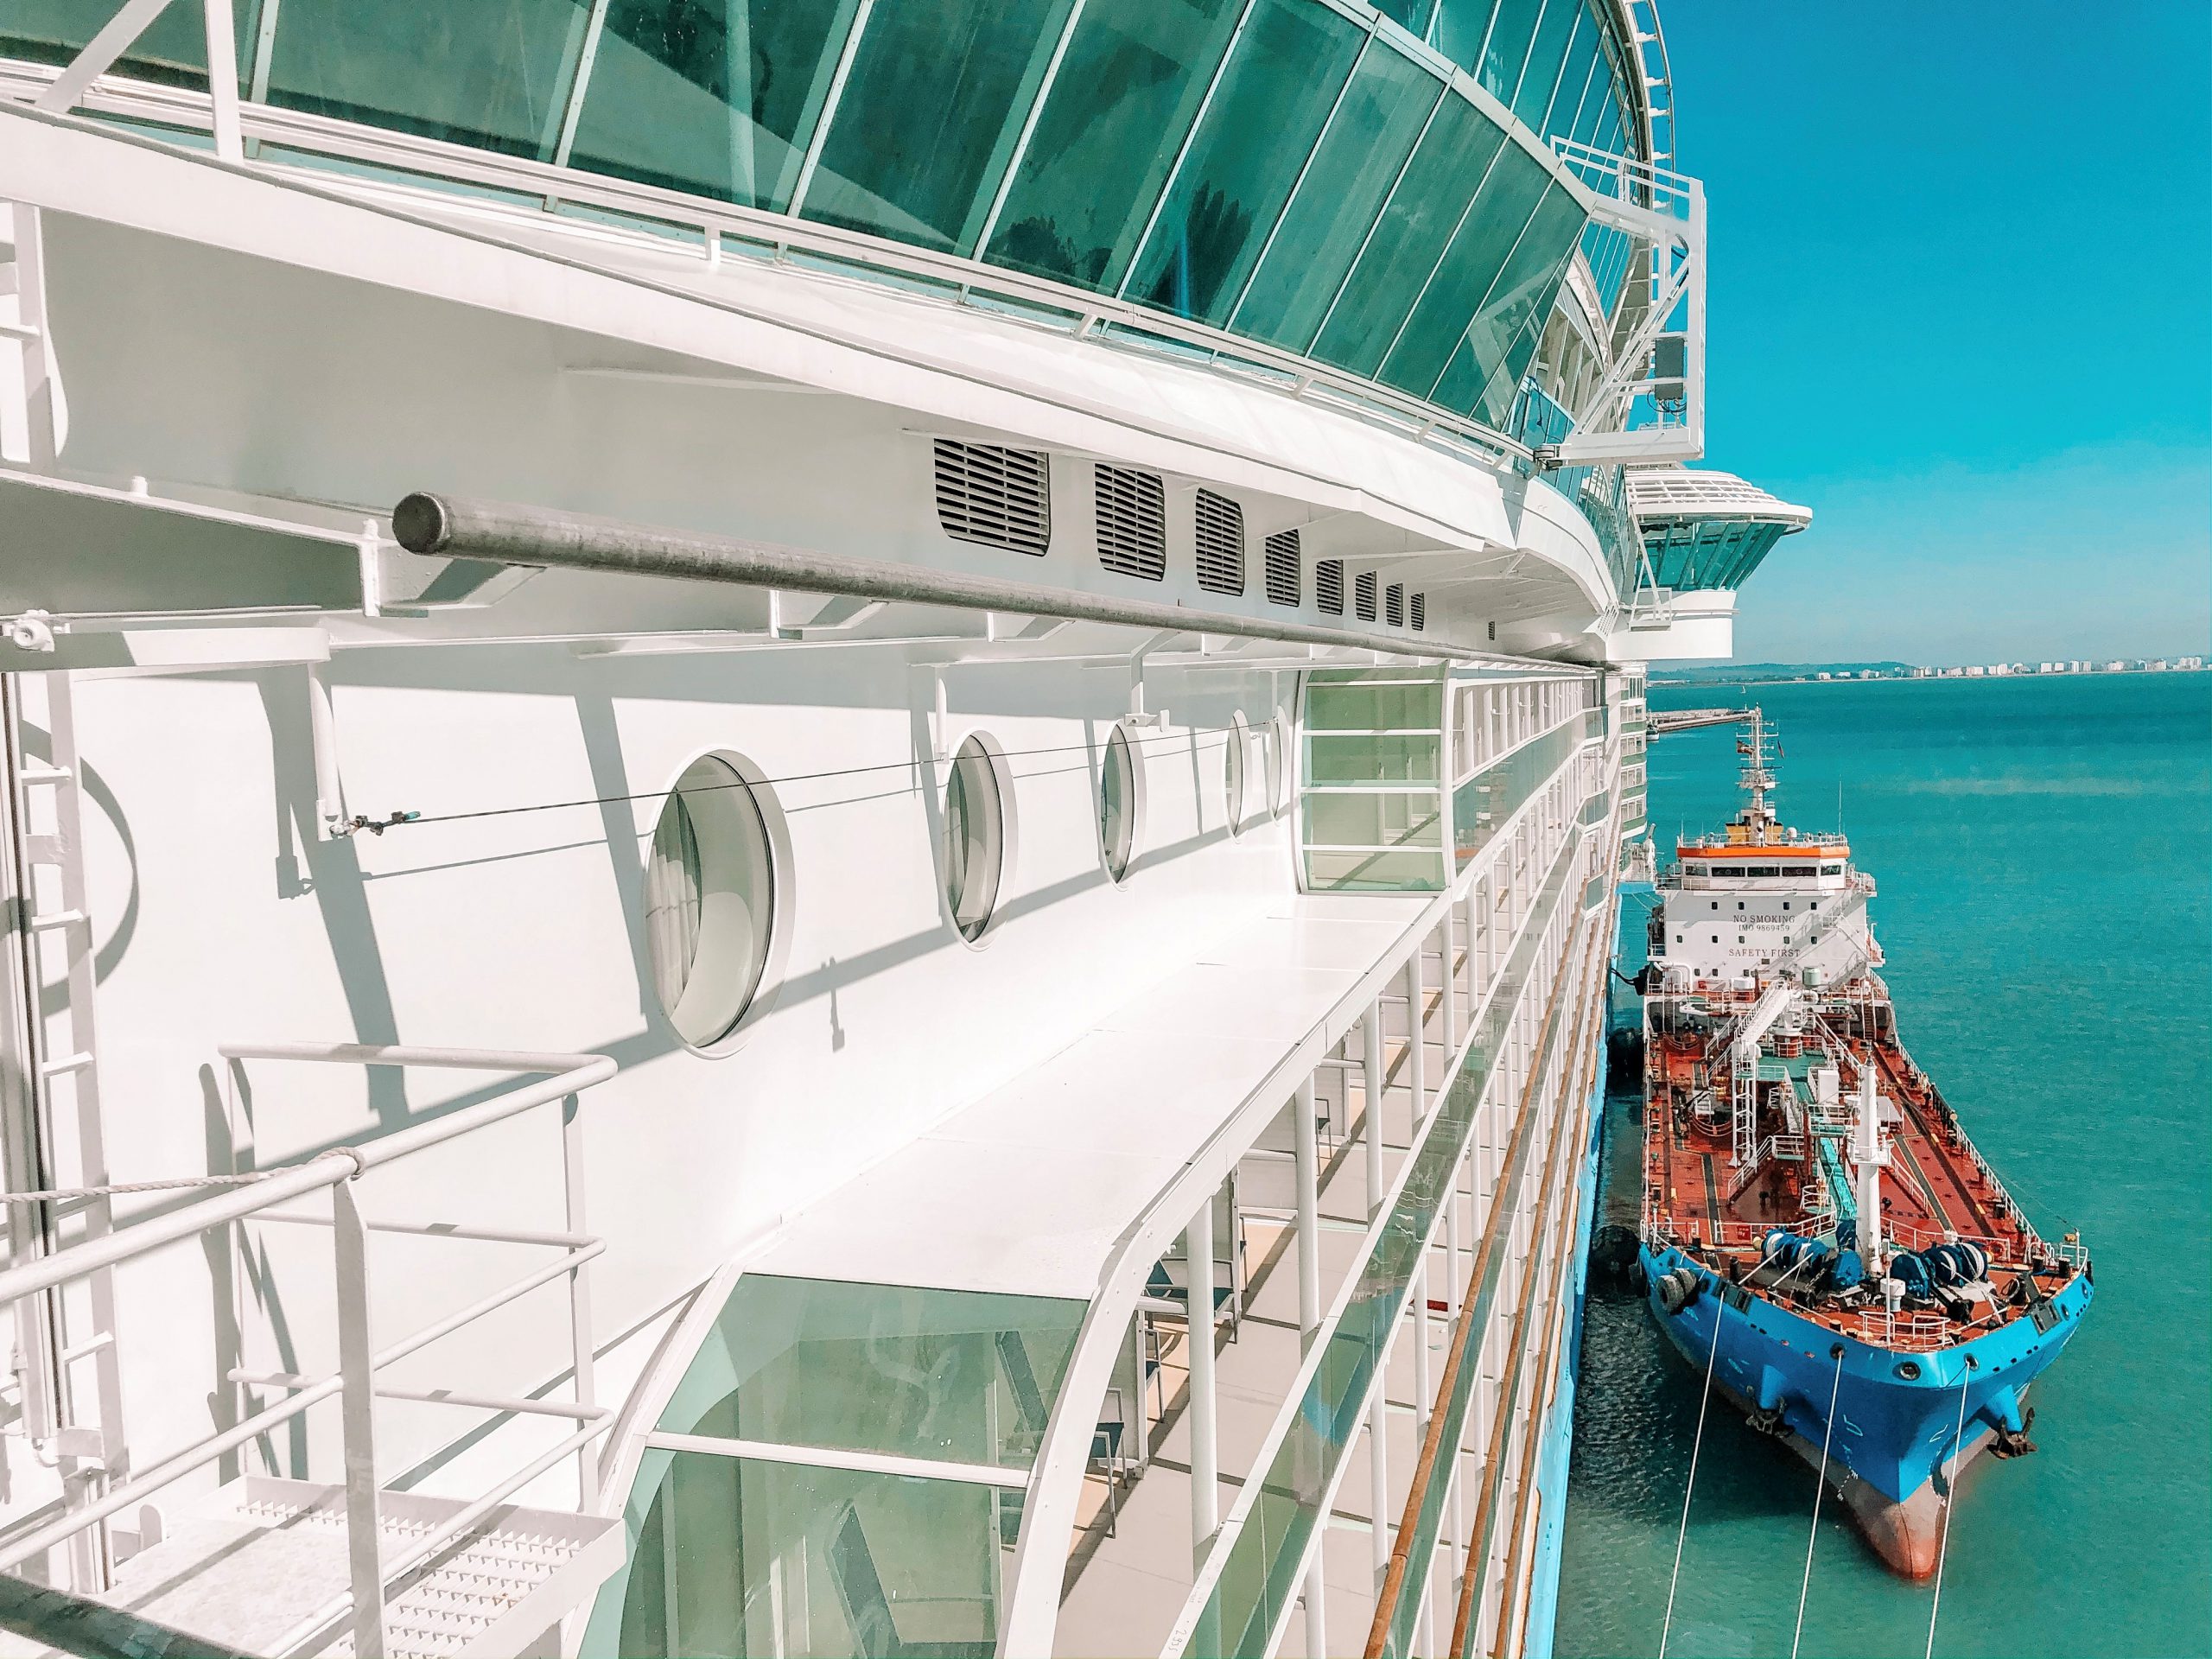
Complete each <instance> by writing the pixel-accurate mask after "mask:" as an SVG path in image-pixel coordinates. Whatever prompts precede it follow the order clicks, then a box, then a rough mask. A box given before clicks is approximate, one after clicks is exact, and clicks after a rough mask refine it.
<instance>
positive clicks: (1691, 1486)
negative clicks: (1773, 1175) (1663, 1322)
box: [1659, 1244, 1782, 1659]
mask: <svg viewBox="0 0 2212 1659" xmlns="http://www.w3.org/2000/svg"><path fill="white" fill-rule="evenodd" d="M1781 1248H1782V1247H1781V1246H1780V1245H1778V1244H1777V1245H1776V1246H1775V1248H1774V1249H1772V1250H1769V1251H1768V1252H1767V1253H1766V1254H1765V1255H1763V1256H1761V1257H1760V1258H1759V1261H1758V1267H1755V1268H1752V1269H1751V1272H1749V1273H1747V1274H1745V1275H1744V1277H1745V1279H1746V1280H1749V1279H1752V1278H1755V1277H1756V1276H1757V1275H1758V1272H1759V1269H1760V1268H1764V1267H1765V1266H1766V1264H1767V1263H1768V1262H1771V1261H1773V1260H1774V1258H1775V1253H1776V1251H1777V1250H1779V1249H1781ZM1702 1282H1703V1281H1700V1284H1702ZM1714 1286H1715V1288H1714V1289H1713V1293H1712V1294H1713V1348H1712V1351H1710V1352H1709V1353H1707V1355H1706V1357H1705V1390H1704V1392H1703V1393H1702V1394H1700V1395H1699V1396H1698V1402H1697V1437H1696V1439H1694V1440H1692V1441H1691V1442H1690V1478H1689V1479H1688V1480H1687V1481H1686V1482H1684V1483H1683V1485H1682V1523H1681V1527H1680V1528H1679V1529H1677V1530H1676V1532H1675V1570H1674V1571H1673V1572H1672V1573H1669V1574H1668V1577H1667V1618H1666V1622H1665V1623H1664V1624H1662V1625H1661V1626H1660V1627H1659V1659H1667V1637H1668V1634H1669V1632H1670V1631H1671V1630H1673V1629H1674V1628H1675V1586H1677V1585H1678V1584H1680V1583H1681V1578H1682V1544H1683V1542H1684V1541H1685V1540H1687V1539H1688V1537H1689V1535H1690V1497H1691V1496H1692V1494H1694V1492H1695V1491H1697V1459H1698V1453H1699V1452H1701V1451H1703V1450H1704V1448H1705V1408H1706V1407H1707V1406H1708V1405H1710V1404H1711V1403H1712V1402H1713V1362H1714V1361H1716V1360H1718V1359H1719V1357H1720V1316H1721V1313H1723V1312H1724V1311H1725V1308H1726V1304H1725V1303H1724V1302H1723V1301H1722V1300H1721V1297H1720V1292H1719V1278H1718V1276H1717V1275H1716V1276H1715V1279H1714Z"/></svg>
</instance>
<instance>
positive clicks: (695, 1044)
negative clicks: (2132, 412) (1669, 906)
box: [0, 0, 1727, 1659]
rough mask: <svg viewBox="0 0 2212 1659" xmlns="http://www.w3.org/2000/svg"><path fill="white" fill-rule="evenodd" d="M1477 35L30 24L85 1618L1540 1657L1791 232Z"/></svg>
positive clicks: (41, 1162)
mask: <svg viewBox="0 0 2212 1659" xmlns="http://www.w3.org/2000/svg"><path fill="white" fill-rule="evenodd" d="M1413 10H1414V15H1408V12H1407V9H1406V8H1403V7H1393V8H1389V9H1386V10H1384V11H1376V10H1371V9H1370V8H1368V7H1366V6H1364V5H1363V4H1360V3H1357V0H1344V3H1338V0H1230V3H1225V4H1214V3H1205V0H1193V3H1189V4H1182V3H1176V4H1167V5H1162V4H1158V3H1154V0H1038V3H1027V4H1013V5H1000V6H984V5H981V4H971V3H966V0H942V3H935V4H931V3H924V0H778V3H776V4H774V5H768V4H765V3H758V0H703V3H702V0H582V3H575V4H569V3H565V0H514V3H507V0H500V3H493V0H456V3H454V4H452V5H448V6H444V7H401V6H397V5H391V4H385V3H355V0H348V3H345V4H340V3H336V0H283V3H282V4H281V5H280V4H279V3H278V0H239V3H237V4H235V5H233V4H232V3H226V0H171V3H169V4H168V5H166V6H165V5H163V4H162V3H159V0H123V3H120V4H118V3H115V0H87V3H86V4H83V5H68V6H65V5H60V4H52V5H48V4H40V3H22V4H13V5H8V6H5V7H0V240H3V241H4V246H0V620H4V622H5V642H4V644H0V698H3V699H4V706H0V732H3V733H4V738H5V745H6V753H7V763H8V771H9V778H10V782H9V787H8V788H7V789H6V790H4V791H0V840H4V844H5V849H6V853H7V856H6V858H5V859H4V860H3V861H0V867H4V880H5V881H6V883H7V898H8V899H9V903H10V911H9V927H10V933H9V944H10V950H9V951H8V952H7V954H6V957H5V961H6V968H5V970H4V976H3V977H4V983H5V992H4V995H5V996H6V999H7V1008H6V1011H5V1016H4V1019H0V1085H4V1086H0V1174H4V1178H5V1185H6V1187H7V1189H8V1193H9V1197H8V1203H7V1235H6V1243H7V1254H6V1257H5V1265H4V1268H0V1306H6V1307H7V1308H8V1309H9V1310H10V1314H9V1318H10V1327H9V1328H10V1341H11V1344H12V1381H11V1382H10V1383H9V1384H7V1385H6V1387H5V1389H4V1406H3V1407H0V1415H3V1416H4V1421H0V1429H3V1430H4V1433H0V1452H4V1464H3V1465H0V1468H3V1469H4V1476H3V1477H0V1571H4V1572H5V1573H8V1574H11V1575H13V1577H12V1578H10V1579H8V1580H4V1581H0V1624H5V1625H6V1626H7V1627H8V1628H9V1629H10V1630H15V1631H16V1632H18V1633H19V1634H22V1635H24V1636H26V1637H27V1638H28V1639H30V1640H34V1641H37V1642H42V1643H49V1644H52V1645H54V1646H57V1647H61V1648H64V1649H70V1648H77V1649H86V1650H91V1649H94V1648H99V1644H100V1643H106V1644H108V1645H107V1646H106V1647H105V1648H99V1650H103V1651H108V1650H116V1649H118V1648H120V1649H124V1650H130V1651H151V1650H155V1649H158V1648H159V1647H160V1646H161V1644H162V1643H163V1642H166V1641H171V1640H173V1639H174V1638H173V1637H169V1636H167V1635H165V1634H164V1631H165V1630H169V1631H174V1630H182V1631H185V1632H187V1633H188V1636H189V1637H190V1638H191V1639H192V1641H193V1642H194V1644H196V1645H197V1646H199V1647H202V1648H206V1647H210V1646H212V1647H213V1648H214V1649H220V1650H226V1651H237V1652H243V1653H253V1654H270V1655H276V1654H306V1653H317V1652H330V1653H334V1652H339V1651H342V1650H346V1649H351V1650H352V1651H353V1652H355V1653H359V1654H363V1655H366V1654H371V1653H389V1654H401V1653H410V1654H412V1653H423V1654H433V1653H435V1654H468V1655H474V1656H480V1659H492V1656H496V1655H506V1654H515V1653H521V1652H532V1653H546V1654H552V1653H559V1654H563V1655H588V1656H605V1655H611V1654H645V1653H662V1654H664V1653H684V1654H726V1655H737V1654H747V1655H754V1654H759V1655H766V1654H775V1655H779V1656H785V1655H789V1656H799V1655H816V1656H829V1655H853V1654H868V1655H893V1654H903V1655H952V1654H982V1653H992V1652H997V1653H1004V1654H1010V1655H1044V1654H1049V1653H1062V1654H1070V1655H1076V1654H1106V1653H1112V1654H1128V1653H1137V1652H1143V1653H1155V1652H1157V1653H1162V1654H1168V1653H1173V1654H1208V1653H1214V1652H1237V1653H1282V1654H1298V1653H1306V1654H1313V1653H1317V1652H1319V1651H1323V1650H1326V1651H1330V1652H1349V1651H1357V1650H1360V1649H1367V1650H1369V1651H1370V1652H1389V1653H1392V1654H1395V1655H1408V1654H1414V1653H1420V1654H1430V1653H1441V1652H1446V1651H1450V1652H1452V1653H1455V1654H1457V1653H1462V1652H1469V1651H1473V1650H1476V1649H1478V1648H1479V1649H1482V1650H1484V1651H1497V1652H1520V1651H1523V1650H1529V1649H1534V1650H1538V1651H1541V1650H1542V1649H1543V1648H1544V1646H1545V1644H1546V1643H1547V1642H1548V1635H1547V1631H1548V1618H1549V1608H1550V1605H1551V1595H1552V1591H1551V1581H1552V1575H1553V1574H1554V1573H1555V1571H1556V1554H1555V1547H1556V1539H1557V1531H1558V1526H1559V1517H1560V1505H1561V1504H1562V1503H1563V1500H1564V1491H1565V1456H1564V1451H1565V1440H1566V1425H1567V1421H1568V1410H1569V1406H1570V1402H1571V1387H1570V1386H1569V1384H1568V1382H1567V1378H1568V1375H1569V1372H1568V1367H1567V1351H1568V1349H1569V1347H1570V1345H1571V1343H1572V1341H1573V1331H1574V1328H1575V1327H1574V1323H1573V1318H1572V1315H1573V1307H1574V1302H1575V1297H1576V1294H1577V1291H1576V1286H1577V1282H1578V1278H1579V1274H1578V1273H1577V1269H1576V1262H1577V1260H1578V1257H1579V1253H1580V1244H1579V1242H1578V1241H1579V1238H1580V1231H1581V1230H1582V1229H1583V1228H1584V1227H1585V1225H1586V1220H1587V1217H1586V1215H1585V1214H1584V1213H1583V1210H1582V1207H1581V1201H1580V1192H1581V1190H1582V1178H1583V1175H1584V1173H1585V1172H1586V1167H1587V1162H1588V1155H1589V1148H1590V1146H1591V1138H1592V1134H1591V1132H1592V1122H1591V1110H1592V1095H1593V1091H1594V1090H1595V1089H1596V1088H1597V1086H1598V1082H1599V1075H1598V1067H1599V1063H1600V1056H1601V1053H1602V1045H1601V1038H1602V1035H1603V1025H1604V1018H1605V988H1604V976H1605V965H1606V962H1607V959H1608V957H1609V956H1610V953H1611V946H1612V932H1613V906H1612V894H1613V889H1614V885H1615V882H1616V880H1617V877H1618V871H1619V868H1620V866H1621V856H1622V855H1621V849H1622V845H1623V842H1624V836H1630V835H1633V834H1635V833H1636V832H1637V831H1638V830H1640V829H1642V827H1643V816H1644V814H1643V769H1642V751H1643V691H1642V688H1643V667H1642V664H1643V662H1645V661H1647V660H1649V659H1651V658H1658V657H1665V656H1668V655H1670V654H1682V653H1687V652H1700V653H1704V652H1714V651H1719V652H1725V651H1726V649H1727V640H1726V626H1727V625H1726V618H1725V617H1723V618H1721V619H1720V620H1719V622H1718V623H1716V622H1715V621H1714V620H1713V617H1712V616H1710V615H1707V613H1705V612H1703V611H1700V613H1698V614H1697V615H1695V616H1694V617H1693V616H1688V615H1685V616H1684V617H1682V618H1680V619H1677V618H1675V616H1673V615H1672V614H1671V613H1669V611H1668V608H1667V605H1666V602H1665V599H1664V596H1663V595H1662V594H1660V593H1659V592H1658V588H1657V584H1656V580H1655V578H1654V576H1653V574H1652V572H1651V570H1650V569H1649V563H1650V561H1649V555H1648V553H1647V550H1646V537H1644V535H1643V533H1641V532H1640V531H1639V527H1638V524H1637V518H1636V516H1635V512H1634V504H1635V497H1634V496H1632V495H1631V493H1630V474H1631V472H1632V470H1633V469H1635V468H1637V467H1655V466H1662V465H1663V466H1668V467H1674V466H1678V465H1679V464H1680V463H1681V462H1682V461H1688V460H1693V459H1694V458H1696V456H1697V455H1698V454H1699V453H1700V449H1701V446H1702V426H1703V397H1704V391H1703V368H1702V365H1703V328H1704V316H1703V295H1704V261H1705V245H1704V210H1703V197H1702V194H1701V192H1700V189H1699V188H1698V186H1697V185H1696V184H1695V182H1694V181H1692V180H1689V179H1688V178H1685V177H1682V176H1681V175H1678V174H1676V173H1675V172H1672V171H1670V170H1669V162H1670V160H1671V156H1669V146H1670V140H1669V137H1668V133H1669V120H1670V118H1669V113H1668V110H1667V103H1666V100H1667V97H1668V92H1667V87H1668V79H1667V73H1666V67H1665V60H1664V50H1663V45H1662V42H1661V41H1660V39H1659V35H1658V29H1657V22H1656V17H1654V16H1653V15H1652V13H1651V10H1650V8H1649V5H1648V4H1647V3H1644V0H1634V3H1625V0H1624V3H1615V0H1528V3H1522V0H1495V3H1494V0H1441V3H1436V4H1431V5H1427V6H1426V7H1421V8H1414V9H1413ZM1684 476H1689V477H1695V476H1698V475H1697V474H1684ZM95 1018H97V1029H96V1028H95ZM1193 1310H1197V1311H1198V1313H1202V1314H1204V1315H1205V1317H1194V1313H1193ZM1194 1328H1195V1336H1194Z"/></svg>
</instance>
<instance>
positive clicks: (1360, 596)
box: [1351, 570, 1375, 622]
mask: <svg viewBox="0 0 2212 1659" xmlns="http://www.w3.org/2000/svg"><path fill="white" fill-rule="evenodd" d="M1351 607H1352V611H1353V613H1355V614H1356V615H1357V617H1358V618H1359V620H1361V621H1363V622H1372V621H1373V620H1375V573H1374V572H1373V571H1372V570H1363V571H1361V572H1360V573H1359V574H1358V575H1356V576H1354V577H1353V578H1352V582H1351Z"/></svg>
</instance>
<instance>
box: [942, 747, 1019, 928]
mask: <svg viewBox="0 0 2212 1659" xmlns="http://www.w3.org/2000/svg"><path fill="white" fill-rule="evenodd" d="M1005 869H1006V803H1005V800H1004V798H1002V797H1001V794H1000V792H999V774H998V766H997V765H996V764H995V761H994V759H993V757H992V754H991V752H990V751H989V750H988V749H987V748H986V747H983V741H982V739H981V738H976V737H971V738H969V740H968V741H966V742H965V743H963V744H962V745H961V746H960V752H959V753H957V754H956V755H954V756H953V757H952V772H951V775H950V777H948V778H947V779H945V784H944V900H945V904H946V905H947V906H948V907H949V908H950V910H951V912H952V925H954V926H955V927H957V928H958V929H959V930H960V937H961V938H963V939H971V940H972V939H979V938H982V936H983V930H984V929H985V928H987V927H988V926H989V925H991V913H992V912H994V911H995V910H996V909H997V908H998V902H999V883H1000V880H1001V878H1002V876H1003V875H1004V873H1005Z"/></svg>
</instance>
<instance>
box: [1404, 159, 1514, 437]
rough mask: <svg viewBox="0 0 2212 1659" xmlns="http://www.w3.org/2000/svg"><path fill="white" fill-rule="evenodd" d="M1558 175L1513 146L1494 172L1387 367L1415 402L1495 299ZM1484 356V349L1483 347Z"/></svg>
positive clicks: (1477, 343) (1468, 215) (1499, 160)
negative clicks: (1492, 296)
mask: <svg viewBox="0 0 2212 1659" xmlns="http://www.w3.org/2000/svg"><path fill="white" fill-rule="evenodd" d="M1550 182H1551V175H1549V174H1548V173H1546V172H1545V171H1544V168H1543V164H1542V163H1541V162H1538V161H1537V160H1536V158H1535V156H1531V155H1529V152H1528V151H1527V150H1525V149H1522V148H1521V146H1520V145H1518V144H1507V145H1505V146H1504V147H1503V149H1500V150H1499V151H1498V154H1497V160H1496V161H1495V162H1492V163H1491V169H1490V176H1489V177H1487V178H1485V179H1484V181H1483V183H1482V188H1481V190H1480V191H1479V192H1478V193H1477V194H1476V197H1475V205H1474V207H1472V208H1471V210H1470V211H1469V213H1468V214H1467V216H1466V218H1465V220H1464V221H1462V223H1461V224H1460V226H1459V234H1458V235H1457V236H1455V237H1453V238H1452V245H1451V246H1450V247H1449V248H1447V249H1446V251H1445V254H1444V258H1443V261H1442V263H1440V264H1439V265H1438V266H1437V267H1436V275H1435V276H1434V277H1433V278H1432V279H1431V280H1430V282H1429V284H1428V292H1427V293H1426V294H1424V295H1422V296H1421V303H1420V304H1418V305H1416V306H1415V307H1414V313H1413V315H1412V317H1411V318H1410V319H1408V321H1407V323H1406V331H1405V333H1404V334H1402V335H1400V336H1399V338H1398V343H1397V345H1396V346H1393V347H1392V348H1391V351H1390V355H1389V359H1388V360H1387V361H1386V362H1385V363H1384V364H1383V375H1382V378H1383V379H1385V380H1387V381H1389V383H1390V385H1394V386H1396V387H1398V388H1399V389H1400V390H1402V391H1410V392H1411V393H1413V395H1414V397H1427V396H1428V394H1429V392H1430V391H1432V390H1433V389H1434V387H1435V385H1436V382H1437V378H1438V376H1439V375H1440V374H1441V373H1442V372H1443V369H1444V365H1445V362H1446V359H1448V358H1449V357H1450V356H1451V355H1452V347H1453V346H1454V345H1455V344H1456V343H1457V341H1458V340H1459V336H1460V335H1461V334H1464V333H1465V330H1466V327H1467V320H1468V319H1469V318H1470V317H1471V316H1473V315H1475V314H1476V312H1477V311H1478V308H1480V307H1481V306H1482V304H1483V302H1484V299H1485V297H1486V296H1488V295H1489V294H1490V293H1491V289H1492V286H1493V284H1495V283H1497V278H1498V273H1499V271H1500V270H1502V269H1503V267H1504V265H1505V264H1506V262H1507V260H1508V258H1509V257H1510V256H1511V254H1512V252H1513V248H1514V244H1515V242H1516V240H1517V239H1520V238H1521V236H1522V227H1523V226H1526V225H1527V224H1528V222H1529V214H1530V213H1532V212H1533V211H1534V210H1535V206H1536V204H1537V203H1538V202H1539V201H1541V200H1543V196H1544V190H1545V188H1546V186H1548V184H1549V183H1550ZM1476 345H1477V347H1478V351H1479V348H1480V346H1481V342H1480V341H1479V340H1478V341H1477V342H1476Z"/></svg>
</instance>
